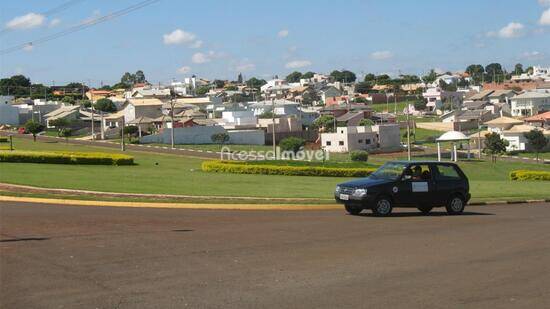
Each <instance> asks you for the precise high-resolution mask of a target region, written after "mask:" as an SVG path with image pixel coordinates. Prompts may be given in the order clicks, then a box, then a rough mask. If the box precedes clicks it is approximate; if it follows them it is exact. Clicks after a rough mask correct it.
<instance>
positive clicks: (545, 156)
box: [514, 152, 550, 160]
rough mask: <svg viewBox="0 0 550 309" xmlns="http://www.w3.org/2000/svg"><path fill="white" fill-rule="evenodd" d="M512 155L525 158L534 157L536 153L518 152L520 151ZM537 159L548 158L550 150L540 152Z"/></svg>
mask: <svg viewBox="0 0 550 309" xmlns="http://www.w3.org/2000/svg"><path fill="white" fill-rule="evenodd" d="M514 156H517V157H526V158H536V157H537V154H536V153H534V152H520V153H517V154H514ZM539 159H546V160H550V152H541V153H539Z"/></svg>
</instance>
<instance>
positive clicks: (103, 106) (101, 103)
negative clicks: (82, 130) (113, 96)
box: [94, 98, 117, 139]
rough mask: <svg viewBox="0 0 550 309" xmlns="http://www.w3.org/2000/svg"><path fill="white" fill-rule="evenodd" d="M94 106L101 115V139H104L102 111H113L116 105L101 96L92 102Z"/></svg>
mask: <svg viewBox="0 0 550 309" xmlns="http://www.w3.org/2000/svg"><path fill="white" fill-rule="evenodd" d="M94 108H95V109H96V110H98V111H99V112H100V113H99V115H100V116H101V139H105V128H104V127H103V113H113V112H116V110H117V109H116V105H115V103H113V101H111V100H109V99H106V98H103V99H99V100H97V102H95V104H94Z"/></svg>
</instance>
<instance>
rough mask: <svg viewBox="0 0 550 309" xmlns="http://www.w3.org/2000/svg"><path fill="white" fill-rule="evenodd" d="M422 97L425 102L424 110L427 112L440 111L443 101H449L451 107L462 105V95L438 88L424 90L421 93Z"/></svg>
mask: <svg viewBox="0 0 550 309" xmlns="http://www.w3.org/2000/svg"><path fill="white" fill-rule="evenodd" d="M422 96H423V97H424V99H425V100H426V108H427V109H428V111H429V112H435V111H436V110H440V109H441V108H442V106H443V101H444V100H448V101H451V102H452V103H453V105H454V106H457V107H458V106H461V105H462V100H463V93H461V92H453V91H444V90H441V88H439V87H432V88H428V89H426V91H425V92H423V93H422Z"/></svg>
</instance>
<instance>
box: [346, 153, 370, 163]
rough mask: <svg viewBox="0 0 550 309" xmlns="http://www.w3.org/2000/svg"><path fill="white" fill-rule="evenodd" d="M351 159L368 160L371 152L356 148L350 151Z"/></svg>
mask: <svg viewBox="0 0 550 309" xmlns="http://www.w3.org/2000/svg"><path fill="white" fill-rule="evenodd" d="M350 158H351V161H358V162H367V161H368V160H369V153H368V152H366V151H363V150H355V151H352V152H351V153H350Z"/></svg>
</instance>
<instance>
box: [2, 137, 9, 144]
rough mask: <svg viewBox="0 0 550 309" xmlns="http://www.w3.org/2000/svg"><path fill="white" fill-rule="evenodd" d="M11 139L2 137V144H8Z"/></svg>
mask: <svg viewBox="0 0 550 309" xmlns="http://www.w3.org/2000/svg"><path fill="white" fill-rule="evenodd" d="M8 142H9V139H8V138H7V137H2V136H0V143H8Z"/></svg>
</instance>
